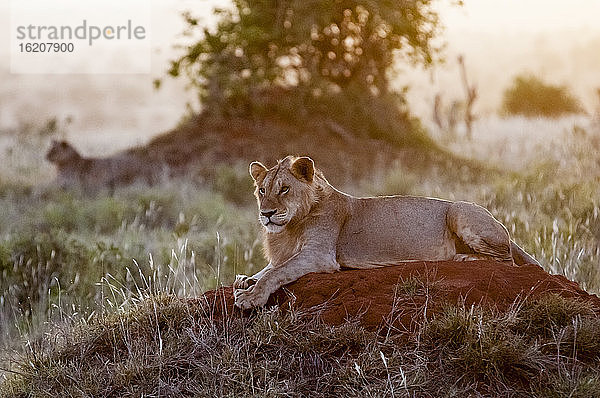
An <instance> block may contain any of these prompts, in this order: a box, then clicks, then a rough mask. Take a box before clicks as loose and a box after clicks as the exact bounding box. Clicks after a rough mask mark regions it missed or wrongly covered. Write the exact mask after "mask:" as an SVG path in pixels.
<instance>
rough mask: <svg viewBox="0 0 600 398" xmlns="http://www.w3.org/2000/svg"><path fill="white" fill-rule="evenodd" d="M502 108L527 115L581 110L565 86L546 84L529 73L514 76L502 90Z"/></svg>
mask: <svg viewBox="0 0 600 398" xmlns="http://www.w3.org/2000/svg"><path fill="white" fill-rule="evenodd" d="M502 108H503V111H504V112H505V113H506V114H508V115H521V116H527V117H533V116H545V117H559V116H562V115H565V114H575V113H582V111H583V109H582V108H581V106H580V105H579V101H578V100H577V99H575V98H574V97H573V96H572V94H571V93H570V92H569V90H568V89H567V87H565V86H554V85H551V84H547V83H545V82H544V81H542V80H541V79H539V78H537V77H535V76H531V75H529V76H527V75H520V76H517V77H515V79H514V81H513V85H512V86H511V87H510V88H508V89H507V90H506V91H505V92H504V99H503V103H502Z"/></svg>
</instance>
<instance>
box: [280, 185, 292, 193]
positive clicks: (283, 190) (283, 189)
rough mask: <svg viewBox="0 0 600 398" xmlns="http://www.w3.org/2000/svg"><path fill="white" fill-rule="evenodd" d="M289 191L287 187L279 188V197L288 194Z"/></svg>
mask: <svg viewBox="0 0 600 398" xmlns="http://www.w3.org/2000/svg"><path fill="white" fill-rule="evenodd" d="M289 191H290V187H288V186H287V185H284V186H283V187H281V190H280V191H279V194H280V195H283V194H285V193H288V192H289Z"/></svg>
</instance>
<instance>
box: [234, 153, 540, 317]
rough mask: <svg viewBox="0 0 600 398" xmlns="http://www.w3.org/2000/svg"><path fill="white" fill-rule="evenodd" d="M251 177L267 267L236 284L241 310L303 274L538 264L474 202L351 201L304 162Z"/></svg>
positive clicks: (286, 162)
mask: <svg viewBox="0 0 600 398" xmlns="http://www.w3.org/2000/svg"><path fill="white" fill-rule="evenodd" d="M250 174H251V176H252V178H253V179H254V182H255V188H256V190H255V196H256V198H257V201H258V207H259V221H260V222H261V224H262V225H263V227H264V232H265V234H264V248H265V254H266V257H267V259H268V260H269V264H268V265H267V266H266V267H265V268H264V269H263V270H261V271H260V272H258V273H257V274H256V275H253V276H252V277H249V276H246V275H238V276H237V277H236V280H235V282H234V289H235V290H234V295H235V303H236V305H237V306H238V307H240V308H243V309H248V308H252V307H258V306H263V305H264V304H265V303H266V302H267V300H268V298H269V296H270V295H271V293H273V292H274V291H275V290H277V289H279V288H280V287H281V286H283V285H285V284H287V283H290V282H293V281H295V280H296V279H298V278H300V277H301V276H303V275H305V274H308V273H310V272H335V271H337V270H339V269H340V268H341V267H345V268H377V267H382V266H388V265H395V264H398V263H400V262H402V261H419V260H421V261H424V260H432V261H433V260H459V261H469V260H477V259H493V260H497V261H503V262H507V263H510V264H514V262H516V263H517V264H519V265H521V264H524V263H536V264H537V262H536V260H535V259H533V258H532V257H531V256H530V255H528V254H527V253H526V252H525V251H523V250H522V249H521V248H520V247H519V246H517V245H516V244H515V243H514V242H512V241H511V239H510V237H509V235H508V231H507V230H506V228H505V227H504V226H503V225H502V224H501V223H500V222H499V221H497V220H496V219H495V218H494V217H493V216H492V215H491V214H490V213H489V212H488V211H487V210H486V209H484V208H483V207H480V206H478V205H476V204H473V203H467V202H450V201H445V200H440V199H433V198H423V197H414V196H385V197H373V198H356V197H353V196H350V195H347V194H345V193H343V192H340V191H338V190H337V189H335V188H334V187H333V186H331V185H330V184H329V183H328V182H327V180H326V179H325V177H324V176H323V174H322V173H321V172H320V171H319V170H317V169H315V168H314V163H313V161H312V160H311V159H310V158H308V157H301V158H296V157H293V156H288V157H286V158H285V159H283V160H280V161H279V162H278V163H277V165H276V166H274V167H273V168H271V169H267V168H266V167H265V166H263V165H262V164H261V163H258V162H253V163H251V164H250ZM513 259H514V260H513Z"/></svg>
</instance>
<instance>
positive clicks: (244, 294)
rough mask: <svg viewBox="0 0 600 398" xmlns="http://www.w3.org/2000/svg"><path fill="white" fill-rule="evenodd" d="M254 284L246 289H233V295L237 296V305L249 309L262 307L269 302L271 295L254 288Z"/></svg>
mask: <svg viewBox="0 0 600 398" xmlns="http://www.w3.org/2000/svg"><path fill="white" fill-rule="evenodd" d="M254 286H255V285H254ZM254 286H250V288H248V289H246V290H242V289H237V290H234V291H233V297H234V298H235V305H236V306H237V307H239V308H241V309H243V310H248V309H250V308H254V307H262V306H264V305H265V304H267V300H269V295H268V294H263V293H262V291H260V290H256V289H254Z"/></svg>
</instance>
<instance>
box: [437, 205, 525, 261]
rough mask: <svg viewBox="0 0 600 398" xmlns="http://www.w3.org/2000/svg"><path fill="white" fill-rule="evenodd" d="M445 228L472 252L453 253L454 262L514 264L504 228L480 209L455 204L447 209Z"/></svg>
mask: <svg viewBox="0 0 600 398" xmlns="http://www.w3.org/2000/svg"><path fill="white" fill-rule="evenodd" d="M446 224H447V225H448V228H449V229H450V230H451V231H452V232H453V233H454V234H456V236H457V237H458V238H459V239H460V240H462V243H464V244H465V245H466V246H468V247H469V248H470V249H471V250H472V251H473V253H460V252H457V254H456V256H455V257H454V258H455V260H459V261H465V260H482V259H492V260H496V261H501V262H506V263H510V264H514V263H513V257H512V253H511V241H510V237H509V235H508V231H507V230H506V227H504V225H502V223H500V222H499V221H498V220H496V219H495V218H494V216H492V214H491V213H490V212H489V211H487V210H486V209H484V208H483V207H481V206H478V205H476V204H474V203H468V202H455V203H453V204H452V205H450V208H449V209H448V213H447V215H446Z"/></svg>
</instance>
